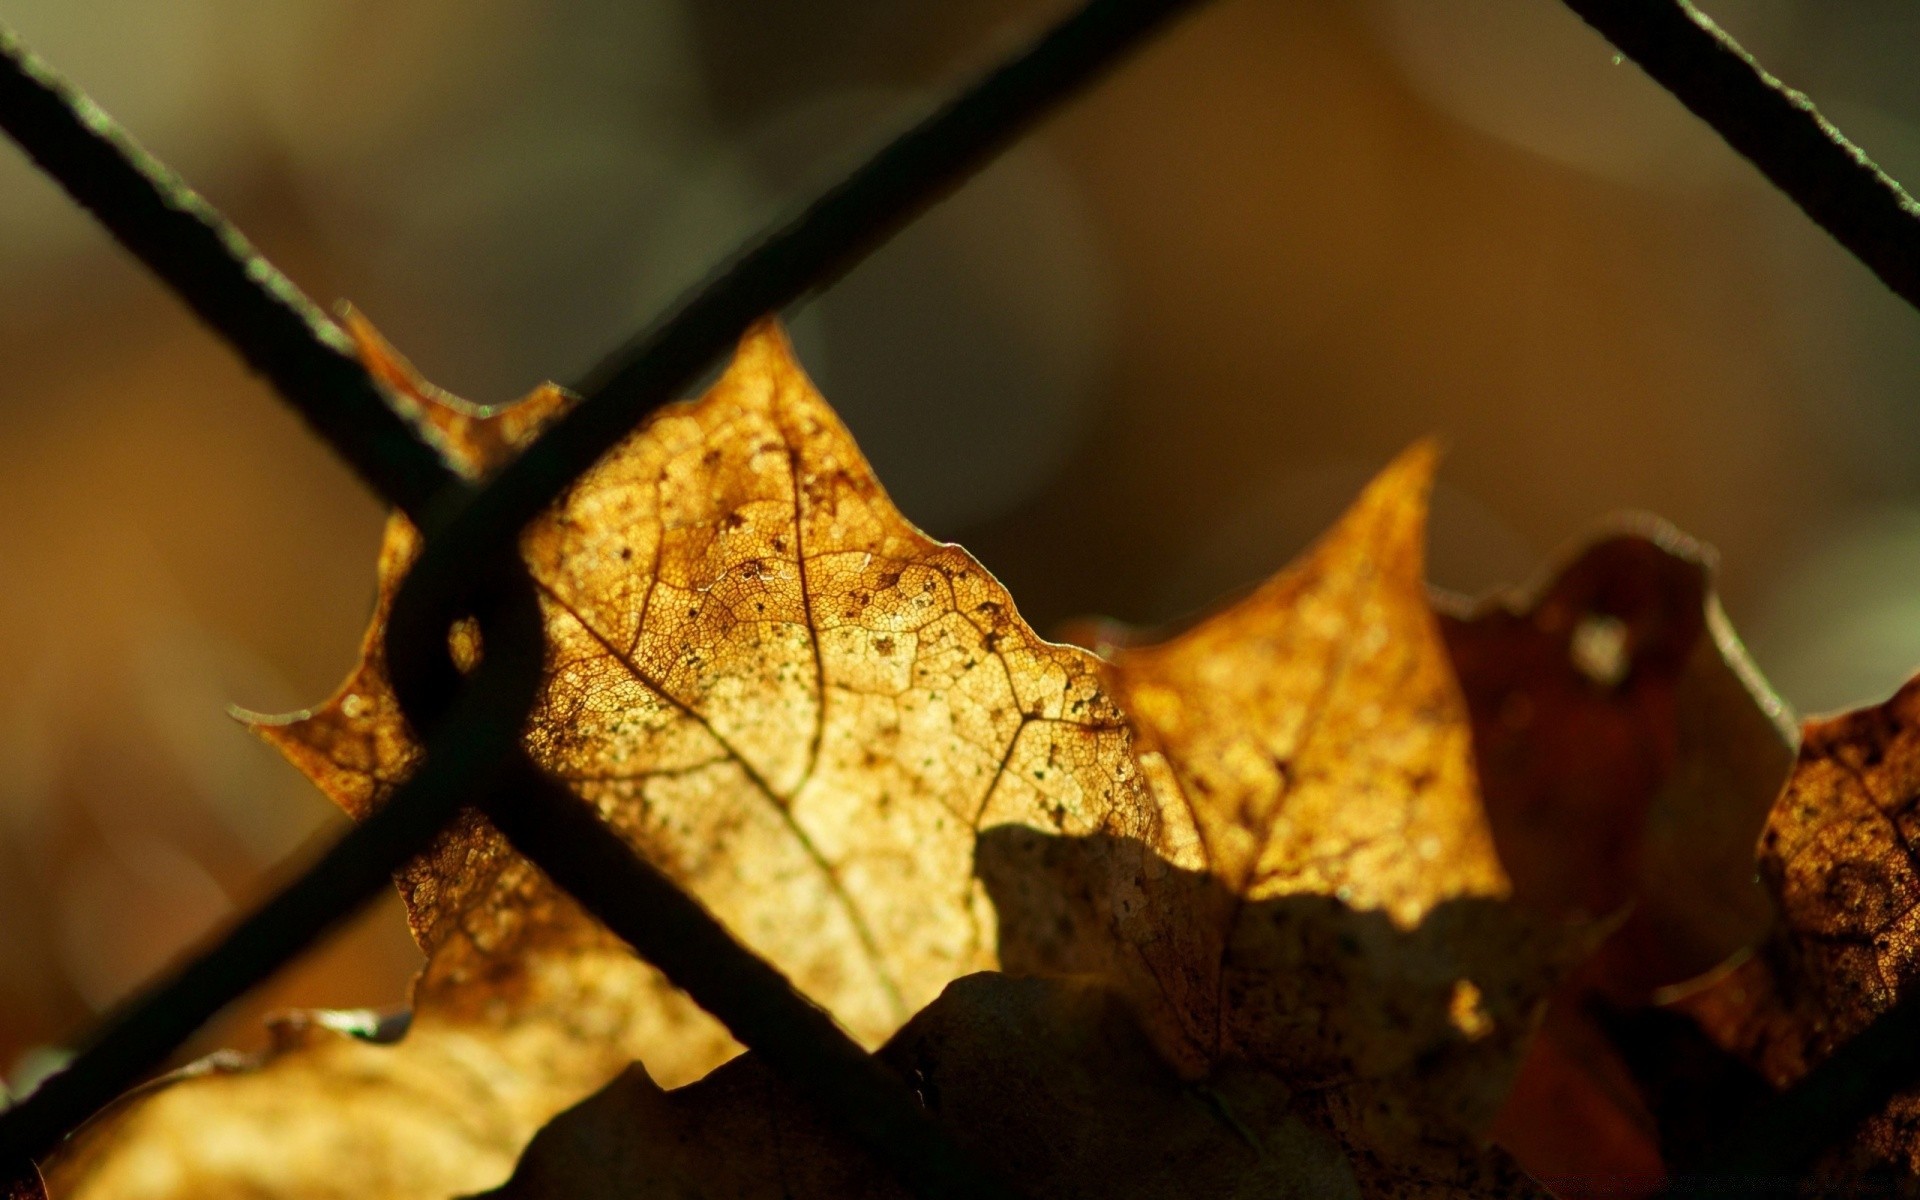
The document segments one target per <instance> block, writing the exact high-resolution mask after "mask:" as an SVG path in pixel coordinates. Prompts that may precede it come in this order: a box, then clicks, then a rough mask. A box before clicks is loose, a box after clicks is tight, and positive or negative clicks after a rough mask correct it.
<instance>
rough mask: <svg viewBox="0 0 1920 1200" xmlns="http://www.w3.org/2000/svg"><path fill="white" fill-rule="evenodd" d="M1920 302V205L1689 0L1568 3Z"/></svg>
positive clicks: (1910, 299) (1879, 272) (1857, 255)
mask: <svg viewBox="0 0 1920 1200" xmlns="http://www.w3.org/2000/svg"><path fill="white" fill-rule="evenodd" d="M1565 2H1566V5H1567V7H1568V8H1571V9H1572V10H1573V11H1574V12H1576V13H1578V14H1579V15H1580V16H1581V18H1582V19H1584V20H1585V21H1586V22H1587V24H1589V25H1591V26H1593V27H1594V28H1595V29H1597V30H1599V31H1600V32H1601V33H1602V34H1603V35H1605V36H1606V38H1607V40H1608V41H1610V42H1612V43H1613V44H1614V45H1615V46H1617V47H1619V48H1620V49H1621V50H1622V51H1623V52H1625V53H1626V55H1627V56H1628V57H1629V58H1631V59H1633V61H1634V62H1636V63H1638V64H1640V67H1641V69H1642V70H1644V71H1646V73H1647V74H1648V75H1651V76H1652V77H1653V78H1654V79H1655V80H1656V81H1657V82H1658V83H1659V84H1660V85H1661V86H1662V87H1664V88H1666V89H1667V90H1668V91H1669V92H1672V93H1673V94H1674V96H1675V97H1677V98H1678V99H1679V101H1680V102H1681V103H1682V104H1684V105H1686V106H1687V107H1688V108H1689V109H1692V110H1693V112H1694V114H1695V115H1696V116H1698V117H1699V118H1700V119H1701V120H1703V121H1705V122H1706V123H1707V124H1709V125H1711V126H1713V128H1714V131H1715V132H1717V133H1718V134H1719V135H1720V136H1721V137H1722V138H1724V139H1726V142H1727V144H1728V145H1729V146H1732V147H1733V148H1734V149H1735V150H1738V151H1739V152H1740V153H1741V154H1743V155H1745V156H1746V158H1747V160H1748V161H1750V162H1751V163H1753V165H1754V166H1756V167H1758V168H1760V171H1761V173H1762V174H1764V175H1765V176H1766V177H1767V178H1768V179H1769V180H1771V181H1772V182H1773V185H1774V186H1775V187H1777V188H1779V189H1780V190H1781V191H1783V192H1785V193H1786V194H1787V195H1788V196H1789V197H1790V198H1791V199H1792V200H1793V202H1794V203H1795V204H1798V205H1799V206H1800V207H1801V209H1802V210H1803V211H1805V212H1806V214H1807V215H1808V216H1809V217H1812V218H1813V220H1814V223H1815V224H1817V225H1819V226H1820V227H1821V228H1822V229H1824V230H1826V231H1827V232H1828V233H1829V234H1831V235H1832V236H1833V238H1834V240H1835V241H1837V242H1839V243H1840V244H1841V245H1842V246H1845V247H1846V248H1847V249H1848V250H1850V251H1852V252H1853V255H1854V257H1855V258H1858V259H1859V260H1860V261H1861V262H1863V263H1865V264H1866V265H1867V267H1868V268H1869V269H1870V270H1872V271H1873V273H1874V274H1875V275H1878V276H1879V277H1880V280H1881V282H1883V283H1885V284H1886V285H1887V286H1888V287H1890V288H1892V289H1893V291H1894V292H1895V294H1897V295H1899V296H1900V297H1901V298H1902V299H1904V300H1905V301H1906V302H1907V303H1909V304H1912V305H1915V306H1916V307H1920V203H1916V202H1915V201H1914V199H1913V197H1912V196H1909V195H1908V194H1907V192H1906V190H1905V189H1904V188H1902V187H1901V186H1900V185H1899V184H1898V183H1896V182H1895V181H1894V180H1893V179H1892V178H1891V177H1889V176H1888V175H1887V174H1886V173H1885V172H1884V171H1882V170H1880V168H1878V167H1877V166H1875V165H1874V163H1873V160H1872V159H1870V158H1868V157H1867V155H1866V154H1865V153H1864V152H1863V151H1862V150H1861V149H1860V148H1859V147H1857V146H1855V145H1854V144H1853V143H1852V142H1849V141H1848V140H1847V139H1846V138H1845V137H1844V136H1843V135H1842V134H1841V133H1840V131H1839V130H1838V129H1835V128H1834V127H1833V126H1832V125H1831V124H1830V123H1829V122H1828V121H1827V120H1826V119H1825V118H1824V117H1822V116H1821V115H1820V112H1819V110H1818V109H1816V108H1815V107H1814V106H1813V102H1812V101H1811V100H1809V99H1807V97H1806V96H1804V95H1802V94H1801V93H1799V92H1797V91H1794V90H1793V89H1792V88H1789V87H1788V86H1787V85H1785V84H1784V83H1782V82H1780V81H1779V80H1778V79H1775V78H1774V77H1773V76H1772V75H1769V74H1768V73H1767V72H1766V71H1764V70H1762V69H1761V67H1760V64H1759V63H1757V62H1755V61H1754V59H1753V56H1752V55H1750V54H1748V53H1747V52H1746V51H1745V50H1743V49H1741V47H1740V45H1739V43H1737V42H1735V41H1734V40H1733V38H1731V37H1729V36H1728V35H1727V33H1726V32H1725V31H1724V30H1722V29H1721V28H1720V27H1719V26H1718V25H1715V24H1714V23H1713V21H1712V20H1711V19H1710V18H1708V17H1707V16H1706V15H1705V14H1703V13H1701V12H1700V11H1699V10H1698V9H1696V8H1694V6H1693V5H1692V4H1690V3H1688V2H1687V0H1565Z"/></svg>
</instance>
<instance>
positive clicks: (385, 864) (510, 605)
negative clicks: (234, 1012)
mask: <svg viewBox="0 0 1920 1200" xmlns="http://www.w3.org/2000/svg"><path fill="white" fill-rule="evenodd" d="M497 594H498V595H500V596H502V597H504V598H505V600H506V601H507V602H506V603H504V604H502V605H501V606H500V607H498V608H497V609H495V610H494V611H495V613H496V616H495V618H494V619H490V620H488V621H487V622H486V623H485V625H484V628H485V630H486V631H487V633H486V637H487V642H486V644H487V655H486V658H485V659H484V660H483V661H482V662H481V663H480V665H479V667H478V668H477V670H476V671H475V675H474V678H473V681H472V683H473V686H471V687H469V688H467V689H465V690H464V691H462V692H461V693H460V694H459V695H458V696H457V697H456V698H455V699H454V700H453V703H452V705H451V707H450V708H449V710H448V714H447V720H446V722H445V723H444V725H442V726H437V727H436V729H435V737H434V738H433V739H432V740H431V741H429V743H428V753H427V758H426V762H425V763H424V764H422V765H421V767H420V769H419V770H418V771H416V772H415V773H414V775H413V776H412V778H410V779H408V780H407V782H406V783H404V784H402V785H401V786H400V788H399V789H397V790H396V792H395V793H394V795H393V796H392V798H391V799H389V800H388V802H387V803H386V804H384V805H382V806H381V807H380V808H379V809H377V810H376V811H375V812H374V813H373V814H372V815H371V816H369V817H368V818H367V819H366V820H364V821H361V822H360V823H359V824H357V825H355V826H354V827H353V828H352V829H351V830H349V831H348V832H347V833H346V834H345V835H344V836H343V837H342V838H341V839H340V840H339V841H337V842H335V843H334V844H333V846H332V847H330V848H329V849H328V850H327V851H326V853H325V854H324V855H322V856H321V858H320V859H319V861H317V862H315V863H313V864H312V865H311V866H309V867H308V868H306V869H305V870H304V871H302V872H301V873H300V875H299V877H298V878H296V879H294V880H293V881H292V882H290V883H288V884H286V885H285V886H283V887H282V888H281V889H280V890H279V891H278V892H276V893H275V894H274V895H273V896H272V898H270V899H269V900H267V902H266V903H264V904H262V905H261V906H260V907H259V908H256V909H255V910H254V911H253V912H251V913H249V914H248V915H247V916H246V917H245V918H244V919H243V920H242V921H241V922H240V923H239V924H238V925H236V926H235V927H233V928H232V929H230V930H228V931H227V932H226V933H225V934H223V935H222V936H221V937H220V939H219V940H218V941H217V942H216V943H214V944H213V945H211V946H208V947H207V948H205V949H203V950H201V951H199V952H198V953H196V954H195V955H194V956H193V957H192V958H190V959H189V960H188V961H186V962H184V963H182V964H181V965H180V966H178V967H177V968H175V969H174V970H173V971H171V972H170V973H169V974H167V975H165V976H163V977H162V978H161V979H160V980H159V981H158V982H157V983H155V984H153V985H151V986H149V987H148V988H146V989H145V990H144V991H143V992H142V993H141V994H140V995H139V996H138V997H136V998H135V999H133V1000H132V1001H130V1002H129V1003H127V1004H126V1005H125V1006H123V1007H122V1008H121V1009H120V1010H118V1011H117V1012H116V1013H115V1014H113V1015H112V1016H110V1017H108V1018H107V1019H106V1020H105V1021H104V1022H103V1023H102V1024H101V1026H100V1027H99V1028H98V1030H97V1031H96V1032H95V1033H94V1034H93V1035H92V1037H91V1038H90V1040H89V1041H88V1043H87V1045H86V1046H85V1047H84V1048H83V1049H82V1050H81V1051H80V1052H79V1053H78V1054H77V1055H76V1056H75V1057H74V1059H73V1061H72V1062H70V1063H69V1064H68V1065H67V1066H66V1067H65V1068H64V1069H62V1070H61V1071H59V1072H57V1073H55V1074H53V1075H51V1076H49V1077H48V1078H47V1079H46V1080H45V1081H44V1082H42V1083H41V1085H40V1086H39V1088H38V1089H36V1090H35V1091H33V1092H32V1093H31V1094H29V1095H28V1096H27V1097H26V1098H24V1099H22V1100H20V1101H18V1102H17V1103H15V1104H14V1105H13V1106H12V1107H11V1108H8V1109H7V1110H6V1111H5V1112H0V1164H7V1163H16V1162H19V1161H21V1160H22V1159H25V1158H35V1159H37V1158H40V1157H42V1156H43V1155H45V1154H46V1153H47V1152H48V1151H49V1150H51V1149H53V1147H54V1146H55V1145H57V1144H58V1143H59V1142H60V1140H61V1139H62V1138H64V1137H65V1136H66V1135H67V1134H68V1133H70V1132H71V1131H72V1130H74V1129H75V1128H77V1127H78V1126H79V1125H80V1124H81V1123H82V1122H83V1121H85V1120H86V1119H87V1118H89V1117H91V1116H92V1115H93V1114H94V1113H96V1112H98V1111H99V1110H100V1109H101V1108H103V1107H104V1106H105V1105H106V1104H108V1103H109V1102H110V1101H112V1100H113V1098H114V1097H116V1096H118V1095H119V1094H120V1093H122V1092H124V1091H125V1090H126V1089H127V1088H128V1087H130V1086H132V1085H133V1084H134V1083H137V1082H138V1081H139V1080H140V1079H141V1078H142V1077H143V1076H144V1075H145V1074H146V1073H147V1072H149V1071H151V1070H152V1069H153V1068H155V1067H157V1066H158V1065H160V1063H161V1062H163V1061H164V1060H165V1059H166V1057H167V1056H168V1055H169V1054H171V1053H172V1052H173V1051H174V1050H175V1049H176V1048H178V1047H179V1046H180V1044H181V1043H183V1042H184V1041H186V1039H187V1038H188V1037H190V1036H191V1035H192V1034H193V1031H194V1030H196V1029H198V1028H199V1027H200V1026H201V1025H203V1024H205V1023H206V1022H207V1021H208V1020H209V1019H211V1018H212V1017H213V1016H214V1015H215V1014H216V1013H218V1012H219V1011H220V1010H221V1009H222V1008H224V1007H226V1006H227V1005H228V1004H229V1003H231V1002H232V1001H233V1000H234V999H235V998H237V997H238V996H240V995H241V994H242V993H244V992H246V991H247V990H248V989H249V988H252V987H253V986H254V985H256V984H258V983H260V982H261V981H262V980H264V979H266V978H267V977H268V976H269V975H272V974H273V973H274V972H275V971H277V970H279V969H280V967H282V966H283V965H285V964H286V963H287V962H288V961H289V960H291V959H292V958H293V957H294V956H295V955H296V954H298V953H300V951H301V950H303V949H305V948H306V947H307V946H308V945H309V944H311V943H312V942H313V941H314V940H315V939H316V938H318V937H319V936H320V935H321V934H323V933H325V932H326V931H327V930H328V929H330V928H333V927H334V926H336V925H338V924H339V923H340V922H342V921H344V920H346V919H347V918H348V917H349V916H351V915H352V914H353V913H355V912H357V911H358V910H359V909H360V908H361V907H362V906H363V905H365V904H366V903H367V902H368V901H370V900H372V899H373V898H374V897H375V896H376V895H378V894H379V892H380V890H381V889H382V888H383V887H387V886H389V885H391V883H392V881H393V873H394V872H395V871H397V870H399V869H400V867H401V866H402V865H403V864H405V863H406V861H407V860H408V859H409V858H411V857H413V856H414V855H415V854H418V853H419V852H420V851H421V850H423V849H425V848H426V845H427V842H428V840H429V839H431V838H432V837H433V835H434V834H435V833H436V832H438V831H439V830H440V829H441V827H443V826H444V825H446V823H447V822H448V821H449V820H450V819H452V817H453V815H454V814H455V813H457V812H458V811H459V810H460V808H461V806H462V805H464V804H467V803H469V802H470V801H472V800H473V798H475V797H476V796H480V795H483V794H485V792H486V790H487V789H488V788H490V787H492V786H494V783H495V781H496V779H497V778H498V774H499V773H498V766H499V764H500V763H501V762H502V761H504V760H507V759H509V758H511V757H513V756H514V755H515V753H516V748H517V747H518V745H519V741H520V732H521V727H522V726H523V724H524V723H525V721H526V714H527V711H528V710H529V709H530V708H531V707H532V704H533V698H534V696H535V694H536V692H537V690H538V687H539V682H540V675H541V665H542V658H543V653H544V648H545V635H544V632H543V630H542V627H541V622H540V612H539V607H538V604H537V602H535V601H534V599H533V597H532V591H531V586H530V585H529V586H528V587H527V589H526V590H525V591H524V592H523V593H522V592H518V591H503V592H500V593H497ZM3 1169H4V1168H3V1167H0V1170H3Z"/></svg>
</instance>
